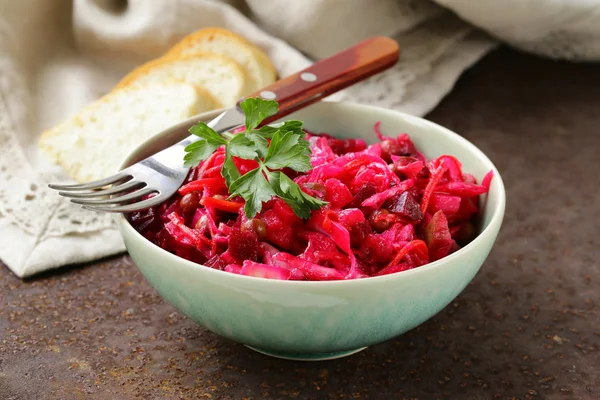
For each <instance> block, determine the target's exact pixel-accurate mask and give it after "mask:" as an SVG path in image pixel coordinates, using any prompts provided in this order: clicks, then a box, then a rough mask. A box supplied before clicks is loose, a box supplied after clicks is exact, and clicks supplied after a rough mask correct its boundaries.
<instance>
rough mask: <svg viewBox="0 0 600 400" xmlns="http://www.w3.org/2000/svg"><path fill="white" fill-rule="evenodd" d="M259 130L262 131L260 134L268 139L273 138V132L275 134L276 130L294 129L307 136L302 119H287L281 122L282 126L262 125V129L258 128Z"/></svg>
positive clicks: (295, 131)
mask: <svg viewBox="0 0 600 400" xmlns="http://www.w3.org/2000/svg"><path fill="white" fill-rule="evenodd" d="M258 131H259V132H260V134H261V135H262V136H264V137H266V138H267V139H271V138H272V137H273V134H275V132H277V131H281V132H288V131H292V132H294V133H297V134H298V135H300V136H302V137H304V136H305V133H304V131H303V130H302V121H296V120H289V121H285V122H284V123H283V124H281V126H270V125H265V126H261V127H260V129H258Z"/></svg>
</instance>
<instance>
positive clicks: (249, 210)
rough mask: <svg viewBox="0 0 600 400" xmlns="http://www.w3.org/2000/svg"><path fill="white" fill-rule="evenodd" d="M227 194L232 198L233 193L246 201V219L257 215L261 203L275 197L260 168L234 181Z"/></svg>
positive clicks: (260, 208)
mask: <svg viewBox="0 0 600 400" xmlns="http://www.w3.org/2000/svg"><path fill="white" fill-rule="evenodd" d="M229 193H230V194H231V195H232V196H233V195H234V193H235V194H237V195H240V196H241V197H242V198H243V199H244V200H245V201H246V205H245V206H244V212H245V213H246V216H247V217H248V218H253V217H254V216H255V215H256V214H258V213H259V212H260V211H261V210H262V203H263V202H266V201H269V200H271V198H272V197H273V196H275V195H276V193H275V191H274V190H273V188H272V187H271V185H270V184H269V182H268V181H267V179H266V178H265V176H264V174H263V171H262V168H260V167H259V168H256V169H253V170H252V171H250V172H247V173H245V174H244V175H242V176H241V177H239V178H238V179H236V180H235V182H233V183H232V184H231V186H230V187H229Z"/></svg>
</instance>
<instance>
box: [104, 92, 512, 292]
mask: <svg viewBox="0 0 600 400" xmlns="http://www.w3.org/2000/svg"><path fill="white" fill-rule="evenodd" d="M319 106H325V107H328V106H333V107H341V108H346V111H347V112H353V111H354V110H358V109H362V110H367V111H375V112H378V113H381V112H383V113H387V114H396V115H397V116H400V117H401V118H404V119H406V120H408V121H409V122H410V121H413V122H418V124H419V125H422V126H424V127H429V128H431V129H434V130H437V131H440V132H441V133H442V134H444V135H447V136H450V138H452V139H454V140H456V141H458V142H459V143H461V144H462V145H463V147H465V148H466V149H467V150H468V151H470V152H472V153H474V154H475V155H476V156H477V158H478V159H480V160H481V161H483V162H484V163H486V164H488V165H489V167H490V169H491V170H492V171H493V173H494V179H492V185H493V186H496V190H497V191H498V193H497V196H498V204H497V206H496V208H495V209H494V210H493V214H492V217H491V219H490V221H489V223H488V225H487V226H486V227H485V228H484V229H483V230H482V231H481V232H480V233H479V234H478V235H477V237H476V238H475V239H473V240H472V241H471V242H470V243H469V244H467V245H466V246H464V247H462V248H460V249H459V250H457V251H456V252H454V253H452V254H450V255H448V256H446V257H443V258H441V259H439V260H436V261H433V262H430V263H428V264H425V265H422V266H420V267H418V268H413V269H409V270H406V271H402V272H399V273H394V274H388V275H382V276H370V277H365V278H360V279H348V280H332V281H301V280H279V279H266V278H260V277H254V276H247V275H240V274H234V273H231V272H226V271H221V270H218V269H214V268H210V267H207V266H205V265H203V264H198V263H195V262H193V261H189V260H186V259H185V258H182V257H179V256H177V255H175V254H173V253H170V252H168V251H167V250H165V249H163V248H161V247H159V246H157V245H156V244H154V243H152V242H151V241H149V240H148V239H146V238H145V237H144V236H142V235H141V234H140V233H139V232H138V231H137V230H135V229H134V228H133V226H132V225H131V224H130V223H129V221H128V220H127V219H126V218H125V216H124V214H116V215H115V218H114V219H115V222H116V224H117V227H118V229H119V232H120V233H121V235H122V236H126V235H127V236H128V237H129V238H132V239H134V240H136V241H139V242H140V243H145V244H144V245H143V246H148V247H149V248H150V249H152V250H151V251H155V252H158V254H161V255H162V256H164V257H166V259H167V260H169V261H170V262H176V263H180V264H181V266H185V267H187V268H191V269H195V270H198V271H200V272H203V273H205V274H214V276H215V277H222V278H227V279H232V280H234V281H235V280H238V279H239V280H240V282H246V283H249V282H256V283H259V284H261V285H286V286H290V287H303V288H317V287H318V288H321V289H322V288H325V287H331V286H335V287H338V286H348V287H350V286H353V285H365V284H368V283H373V284H376V283H383V282H386V281H388V282H389V281H391V280H396V279H403V278H402V277H405V278H408V277H409V276H412V275H418V274H423V273H427V272H428V271H433V270H436V269H438V268H443V266H444V265H445V264H447V263H452V262H453V261H454V260H456V259H457V258H460V257H462V256H463V255H464V254H466V253H468V252H471V251H474V249H475V248H476V247H477V246H479V245H480V244H482V242H483V241H484V240H485V237H486V236H489V235H491V231H492V230H493V229H494V228H495V227H496V226H497V228H498V230H499V229H500V227H501V225H502V221H503V219H504V212H505V208H506V191H505V188H504V182H503V180H502V177H501V176H500V173H499V172H498V169H497V168H496V166H495V165H494V163H493V162H492V161H491V160H490V159H489V158H488V157H487V155H486V154H485V153H484V152H483V151H481V150H480V149H479V148H478V147H477V146H475V145H474V144H473V143H471V142H470V141H469V140H467V139H466V138H464V137H462V136H460V135H459V134H457V133H455V132H453V131H452V130H450V129H448V128H445V127H443V126H442V125H439V124H437V123H435V122H432V121H429V120H427V119H425V118H422V117H417V116H414V115H410V114H407V113H404V112H401V111H397V110H391V109H387V108H383V107H377V106H372V105H366V104H358V103H352V102H340V101H329V100H325V101H320V102H317V103H314V104H313V105H311V106H310V107H319ZM223 111H224V109H219V110H212V111H208V112H205V113H201V114H198V115H195V116H192V117H190V118H187V119H185V120H183V121H181V122H179V123H177V124H175V125H172V126H170V127H168V128H166V129H163V130H162V131H160V132H158V133H156V134H155V135H152V136H151V137H150V138H148V139H146V140H145V141H144V142H142V143H141V144H140V145H138V146H137V147H136V148H135V149H134V150H133V151H131V152H130V153H129V154H128V155H127V157H125V159H124V160H123V162H122V163H121V164H120V165H119V168H118V169H119V170H121V169H123V168H125V167H126V166H128V165H129V163H130V160H131V159H132V158H134V157H133V156H134V155H136V154H137V153H139V152H140V150H141V149H143V148H144V147H145V146H146V145H147V143H149V142H151V141H152V140H156V139H157V138H159V137H161V136H164V135H166V134H168V133H170V132H173V131H176V130H179V129H182V128H183V127H186V126H188V125H193V124H195V123H197V122H198V121H206V120H210V119H212V118H214V117H216V116H217V115H218V114H219V113H221V112H223ZM409 135H410V133H409ZM492 246H493V244H492ZM134 264H135V263H134ZM136 267H137V265H136ZM361 282H362V283H361Z"/></svg>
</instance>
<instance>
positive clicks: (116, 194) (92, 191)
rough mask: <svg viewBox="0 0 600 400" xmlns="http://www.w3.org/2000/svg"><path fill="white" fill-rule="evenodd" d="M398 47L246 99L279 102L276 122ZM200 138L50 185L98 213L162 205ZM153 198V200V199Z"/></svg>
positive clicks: (371, 49)
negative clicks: (89, 178) (102, 173)
mask: <svg viewBox="0 0 600 400" xmlns="http://www.w3.org/2000/svg"><path fill="white" fill-rule="evenodd" d="M398 56H399V48H398V44H397V43H396V42H395V41H394V40H392V39H390V38H387V37H373V38H370V39H367V40H364V41H362V42H360V43H358V44H357V45H354V46H352V47H350V48H348V49H346V50H343V51H341V52H339V53H337V54H335V55H333V56H331V57H329V58H326V59H323V60H321V61H319V62H317V63H315V64H313V65H311V66H310V67H308V68H306V69H304V70H302V71H300V72H297V73H295V74H293V75H290V76H288V77H286V78H283V79H281V80H279V81H277V82H275V83H273V84H272V85H269V86H267V87H265V88H263V89H261V90H259V91H257V92H255V93H253V94H251V95H249V96H248V97H261V98H263V99H265V100H276V101H277V102H278V103H279V110H278V112H277V114H275V115H273V116H271V117H269V118H267V119H265V120H264V121H263V122H262V123H261V125H266V124H269V123H272V122H273V121H275V120H277V119H279V118H281V117H284V116H286V115H288V114H290V113H292V112H294V111H297V110H299V109H301V108H304V107H306V106H308V105H309V104H312V103H314V102H316V101H319V100H321V99H323V98H324V97H327V96H329V95H331V94H333V93H335V92H338V91H340V90H342V89H344V88H346V87H348V86H350V85H352V84H354V83H356V82H359V81H362V80H364V79H366V78H368V77H370V76H372V75H375V74H377V73H378V72H381V71H383V70H385V69H387V68H390V67H391V66H393V65H394V64H395V63H396V61H397V60H398ZM243 100H244V99H242V100H240V101H239V102H238V103H237V104H236V105H235V106H233V107H231V108H229V109H227V110H225V111H224V112H223V113H221V114H220V115H219V116H217V117H216V118H215V119H213V120H212V121H210V122H209V123H208V126H210V127H211V128H212V129H214V130H215V131H216V132H218V133H223V132H226V131H229V130H231V129H234V128H236V127H239V126H242V125H243V124H244V113H243V111H242V110H241V108H240V103H241V102H242V101H243ZM196 140H199V138H197V137H195V136H193V135H190V136H189V137H188V138H186V139H184V140H182V141H180V142H178V143H176V144H174V145H172V146H170V147H168V148H166V149H164V150H162V151H159V152H158V153H156V154H154V155H152V156H150V157H148V158H146V159H144V160H142V161H140V162H138V163H136V164H134V165H132V166H130V167H127V168H125V169H123V170H121V171H119V172H117V173H116V174H115V175H112V176H109V177H107V178H104V179H100V180H97V181H93V182H89V183H83V184H76V185H54V184H50V185H48V186H49V187H50V188H51V189H55V190H58V191H59V193H58V194H59V195H61V196H64V197H67V198H70V199H71V202H73V203H75V204H79V205H82V206H83V207H84V208H86V209H89V210H92V211H98V212H119V213H129V212H134V211H140V210H143V209H146V208H148V207H152V206H155V205H157V204H160V203H162V202H163V201H164V200H166V199H168V198H169V197H171V196H172V195H173V194H174V193H175V192H177V190H178V189H179V187H180V186H181V185H182V183H183V182H184V180H185V178H186V177H187V176H188V173H189V168H186V167H184V166H183V156H184V154H185V150H184V149H185V147H186V146H187V145H189V144H190V143H193V142H194V141H196ZM151 195H154V196H152V197H150V196H151Z"/></svg>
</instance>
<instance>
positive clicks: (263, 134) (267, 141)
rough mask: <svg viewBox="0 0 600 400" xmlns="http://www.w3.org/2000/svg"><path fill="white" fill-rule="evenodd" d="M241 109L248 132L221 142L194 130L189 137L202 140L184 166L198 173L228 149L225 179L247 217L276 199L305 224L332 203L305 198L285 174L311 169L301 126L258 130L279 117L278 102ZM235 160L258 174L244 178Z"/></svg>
mask: <svg viewBox="0 0 600 400" xmlns="http://www.w3.org/2000/svg"><path fill="white" fill-rule="evenodd" d="M240 106H241V108H242V110H243V111H244V114H245V116H246V121H245V126H246V130H245V131H243V132H240V133H237V134H231V133H224V134H223V136H221V135H219V134H218V133H217V132H215V131H214V130H213V129H212V128H210V127H209V126H208V125H206V124H205V123H204V122H199V123H198V124H196V125H194V126H193V127H192V128H190V133H192V134H194V135H196V136H198V137H200V140H198V141H196V142H194V143H192V144H190V145H188V146H187V147H186V148H185V151H186V154H185V157H184V163H185V166H186V167H194V166H196V165H198V164H199V163H200V162H201V161H204V160H206V159H207V158H208V157H209V156H210V155H211V154H212V153H213V152H215V151H216V150H217V149H218V148H220V147H221V146H225V161H224V163H223V167H222V168H221V175H223V178H225V182H226V184H227V188H228V189H229V194H230V198H232V197H235V196H240V197H242V198H243V199H244V200H245V201H246V205H245V206H244V212H245V213H246V215H247V216H248V218H252V217H254V216H255V215H256V214H258V213H259V212H260V211H261V210H262V204H263V202H266V201H269V200H271V199H272V198H273V197H279V198H280V199H282V200H283V201H285V202H286V204H288V205H289V206H290V207H291V208H292V210H294V213H296V215H298V216H299V217H300V218H303V219H307V218H309V217H310V212H311V210H318V209H319V208H321V207H323V206H324V205H325V204H327V203H326V202H324V201H321V200H319V199H317V198H315V197H312V196H310V195H308V194H306V193H305V192H303V191H302V190H301V189H300V187H299V186H298V184H296V182H294V181H293V180H291V179H290V178H289V177H288V176H287V175H285V174H284V173H283V172H282V170H283V169H284V168H289V169H292V170H294V171H297V172H307V171H309V170H310V169H311V168H312V166H311V164H310V154H311V151H310V146H309V143H308V141H307V140H306V139H304V136H305V133H304V131H303V130H302V122H301V121H296V120H291V121H286V122H285V123H283V124H281V125H279V126H278V127H273V126H268V125H265V126H263V127H261V128H259V129H256V128H257V127H258V125H260V123H261V122H262V121H263V120H264V119H265V118H268V117H270V116H272V115H275V114H276V113H277V110H278V104H277V102H276V101H274V100H263V99H261V98H248V99H246V100H244V101H243V102H242V103H241V104H240ZM233 157H238V158H242V159H244V160H255V161H256V162H258V168H255V169H253V170H251V171H249V172H247V173H245V174H244V175H241V174H240V171H239V170H238V169H237V167H236V165H235V163H234V161H233Z"/></svg>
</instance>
